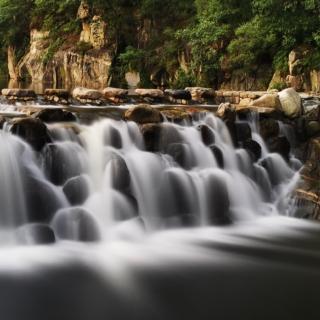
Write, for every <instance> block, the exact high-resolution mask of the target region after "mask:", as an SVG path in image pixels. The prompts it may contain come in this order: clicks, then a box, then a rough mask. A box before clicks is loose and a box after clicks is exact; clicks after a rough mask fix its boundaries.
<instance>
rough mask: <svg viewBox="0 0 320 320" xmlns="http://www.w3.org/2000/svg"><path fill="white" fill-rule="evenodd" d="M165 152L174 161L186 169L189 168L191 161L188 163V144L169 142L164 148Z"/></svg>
mask: <svg viewBox="0 0 320 320" xmlns="http://www.w3.org/2000/svg"><path fill="white" fill-rule="evenodd" d="M166 153H167V154H169V155H170V156H171V157H172V158H173V159H174V161H175V162H176V163H177V164H179V165H180V166H181V167H182V168H185V169H186V170H189V169H191V167H192V163H190V159H189V157H188V155H189V146H188V145H187V144H185V143H171V144H169V145H168V147H167V149H166Z"/></svg>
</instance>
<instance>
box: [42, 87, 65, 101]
mask: <svg viewBox="0 0 320 320" xmlns="http://www.w3.org/2000/svg"><path fill="white" fill-rule="evenodd" d="M44 94H45V96H48V97H50V96H56V97H59V98H62V99H65V100H68V99H69V97H70V93H69V91H68V90H66V89H46V90H45V91H44Z"/></svg>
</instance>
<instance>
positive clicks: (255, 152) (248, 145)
mask: <svg viewBox="0 0 320 320" xmlns="http://www.w3.org/2000/svg"><path fill="white" fill-rule="evenodd" d="M243 148H244V149H246V150H247V151H248V152H249V153H250V154H251V155H252V157H253V160H254V161H255V162H256V161H258V160H259V159H260V158H261V155H262V149H261V146H260V144H259V143H258V142H256V141H254V140H247V141H245V142H244V143H243Z"/></svg>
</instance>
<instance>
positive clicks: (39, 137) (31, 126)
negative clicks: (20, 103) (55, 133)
mask: <svg viewBox="0 0 320 320" xmlns="http://www.w3.org/2000/svg"><path fill="white" fill-rule="evenodd" d="M11 132H12V133H13V134H15V135H18V136H19V137H21V138H22V139H24V140H25V141H26V142H28V143H29V144H30V145H31V146H32V147H33V148H34V149H35V150H36V151H40V150H41V149H42V148H43V147H44V146H45V145H46V144H47V143H49V142H51V138H50V135H49V131H48V129H47V127H46V125H45V124H44V123H43V122H42V121H41V120H40V119H35V118H21V119H20V118H18V119H13V120H12V121H11Z"/></svg>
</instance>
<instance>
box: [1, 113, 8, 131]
mask: <svg viewBox="0 0 320 320" xmlns="http://www.w3.org/2000/svg"><path fill="white" fill-rule="evenodd" d="M6 122H7V120H6V118H5V117H2V116H0V130H1V129H3V126H4V124H5V123H6Z"/></svg>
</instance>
